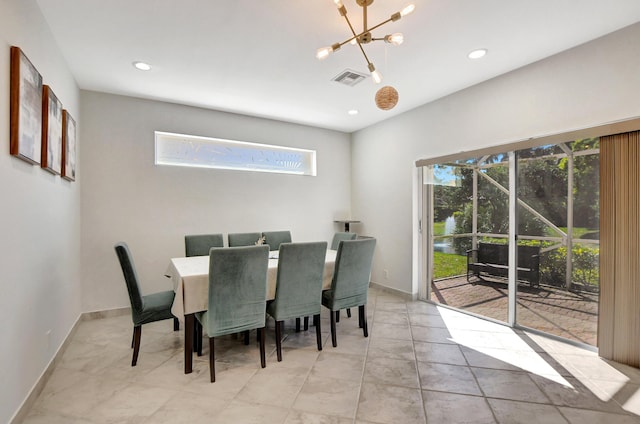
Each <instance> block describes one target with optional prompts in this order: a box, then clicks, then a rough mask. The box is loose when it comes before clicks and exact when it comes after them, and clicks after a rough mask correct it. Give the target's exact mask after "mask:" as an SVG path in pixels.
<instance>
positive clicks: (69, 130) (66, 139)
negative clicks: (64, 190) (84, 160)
mask: <svg viewBox="0 0 640 424" xmlns="http://www.w3.org/2000/svg"><path fill="white" fill-rule="evenodd" d="M61 175H62V178H64V179H65V180H69V181H75V180H76V121H75V119H73V117H72V116H71V114H70V113H69V111H67V110H66V109H63V110H62V173H61Z"/></svg>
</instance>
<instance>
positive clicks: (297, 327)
mask: <svg viewBox="0 0 640 424" xmlns="http://www.w3.org/2000/svg"><path fill="white" fill-rule="evenodd" d="M299 332H300V318H296V333H299Z"/></svg>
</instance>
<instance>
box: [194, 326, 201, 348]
mask: <svg viewBox="0 0 640 424" xmlns="http://www.w3.org/2000/svg"><path fill="white" fill-rule="evenodd" d="M195 327H196V337H195V341H194V344H195V345H196V352H198V356H202V324H200V321H198V320H196V323H195Z"/></svg>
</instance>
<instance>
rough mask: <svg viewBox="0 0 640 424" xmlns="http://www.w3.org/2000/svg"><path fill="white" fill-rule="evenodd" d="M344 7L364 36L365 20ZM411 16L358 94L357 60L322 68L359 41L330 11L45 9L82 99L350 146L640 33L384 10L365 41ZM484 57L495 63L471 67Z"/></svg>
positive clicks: (194, 1) (567, 1) (503, 11)
mask: <svg viewBox="0 0 640 424" xmlns="http://www.w3.org/2000/svg"><path fill="white" fill-rule="evenodd" d="M343 2H344V4H345V6H346V8H347V10H348V12H349V13H348V15H349V17H350V19H351V20H352V23H353V25H354V27H355V29H356V31H359V30H361V26H362V9H361V8H360V7H359V6H357V5H356V3H355V0H343ZM410 2H413V3H415V5H416V10H415V12H414V13H413V14H411V15H409V16H406V17H405V18H403V19H401V20H399V21H397V22H390V23H388V24H386V25H385V26H383V27H381V28H379V29H378V30H376V31H374V33H373V35H374V36H376V37H381V36H383V35H385V34H387V33H392V32H403V33H404V36H405V42H404V44H402V45H401V46H397V47H396V46H391V45H388V44H385V43H383V42H375V43H371V44H368V45H365V50H366V52H367V54H368V55H369V57H370V59H371V61H372V62H373V63H374V64H375V66H376V68H377V69H378V70H379V71H380V72H381V73H382V75H383V77H384V80H383V82H382V84H381V85H380V86H377V85H375V84H374V83H373V82H372V81H371V78H367V79H366V80H365V81H363V82H361V83H360V84H358V85H356V86H355V87H348V86H344V85H341V84H338V83H336V82H333V81H331V79H332V78H333V77H335V76H336V75H337V74H339V73H340V72H341V71H343V70H344V69H347V68H349V69H353V70H356V71H360V72H364V73H368V72H367V67H366V63H365V60H364V58H363V57H362V54H361V53H360V52H359V50H358V49H357V47H355V46H351V45H345V46H344V47H343V48H342V49H340V50H339V51H337V52H335V53H334V54H332V55H330V56H329V57H328V58H327V59H325V60H324V61H318V60H317V59H316V58H315V52H316V50H317V49H318V48H319V47H324V46H329V45H331V44H333V43H335V42H341V41H344V40H345V39H346V38H348V36H349V29H348V27H347V25H346V23H345V21H344V19H343V18H342V17H341V16H340V15H339V13H338V12H337V9H336V7H335V5H334V3H333V1H332V0H179V1H176V0H38V4H39V5H40V8H41V10H42V12H43V14H44V16H45V19H46V20H47V22H48V23H49V25H50V27H51V30H52V31H53V34H54V36H55V38H56V40H57V42H58V45H59V46H60V48H61V50H62V53H63V54H64V56H65V58H66V60H67V62H68V64H69V66H70V68H71V71H72V72H73V74H74V75H75V77H76V80H77V82H78V84H79V86H80V88H82V89H86V90H95V91H102V92H108V93H116V94H123V95H130V96H135V97H142V98H150V99H158V100H163V101H168V102H174V103H181V104H187V105H194V106H199V107H204V108H211V109H218V110H225V111H231V112H236V113H241V114H247V115H253V116H261V117H267V118H273V119H277V120H283V121H289V122H297V123H302V124H308V125H313V126H318V127H324V128H330V129H336V130H340V131H346V132H352V131H355V130H358V129H361V128H364V127H366V126H369V125H371V124H374V123H376V122H379V121H382V120H384V119H387V118H389V117H391V116H394V115H397V114H399V113H401V112H404V111H407V110H409V109H412V108H414V107H416V106H419V105H421V104H424V103H427V102H429V101H432V100H435V99H437V98H440V97H442V96H445V95H447V94H450V93H453V92H455V91H458V90H460V89H463V88H465V87H468V86H471V85H474V84H476V83H479V82H481V81H485V80H487V79H490V78H492V77H495V76H497V75H500V74H503V73H505V72H508V71H510V70H513V69H516V68H519V67H521V66H524V65H527V64H529V63H532V62H535V61H537V60H540V59H542V58H545V57H548V56H550V55H553V54H555V53H558V52H561V51H563V50H566V49H568V48H571V47H573V46H576V45H579V44H582V43H585V42H587V41H589V40H592V39H594V38H597V37H600V36H602V35H604V34H607V33H609V32H612V31H615V30H617V29H619V28H622V27H625V26H627V25H630V24H633V23H635V22H638V21H640V1H639V0H606V1H605V0H536V1H531V0H376V1H375V2H374V3H373V4H372V5H371V6H370V7H369V27H371V26H372V25H373V24H377V23H378V22H380V21H382V20H385V19H387V18H388V17H389V16H390V15H391V14H392V13H394V12H396V11H398V10H400V9H402V8H403V7H404V6H405V5H406V4H408V3H410ZM477 48H487V49H489V54H488V55H487V56H486V57H485V58H483V59H480V60H470V59H468V58H467V54H468V53H469V52H470V51H472V50H474V49H477ZM134 61H145V62H148V63H150V64H151V65H152V66H153V69H152V70H151V71H150V72H142V71H138V70H136V69H135V68H134V67H133V66H132V62H134ZM385 84H388V85H392V86H394V87H395V88H396V89H397V90H398V92H399V94H400V100H399V103H398V105H397V106H396V107H395V108H394V109H393V110H391V111H382V110H379V109H378V108H377V107H376V106H375V103H374V96H375V92H376V90H377V89H378V88H380V87H381V86H382V85H385ZM350 109H357V110H359V111H360V113H359V114H358V115H356V116H350V115H348V114H347V111H348V110H350Z"/></svg>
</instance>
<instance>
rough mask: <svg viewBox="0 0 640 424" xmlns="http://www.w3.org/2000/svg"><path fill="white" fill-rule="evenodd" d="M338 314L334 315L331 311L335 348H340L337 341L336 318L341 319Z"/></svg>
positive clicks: (332, 341)
mask: <svg viewBox="0 0 640 424" xmlns="http://www.w3.org/2000/svg"><path fill="white" fill-rule="evenodd" d="M338 312H339V311H336V312H335V313H333V311H331V313H330V314H329V315H331V344H333V347H337V346H338V340H337V339H336V318H337V317H339V315H338Z"/></svg>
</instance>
